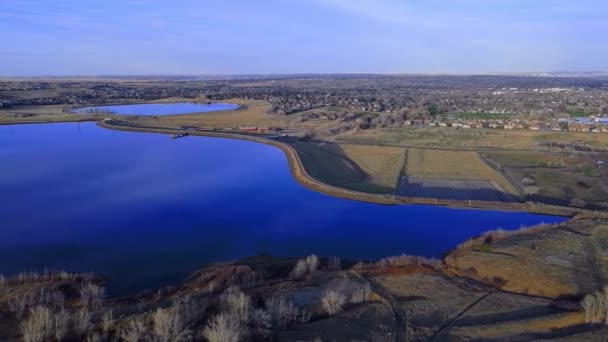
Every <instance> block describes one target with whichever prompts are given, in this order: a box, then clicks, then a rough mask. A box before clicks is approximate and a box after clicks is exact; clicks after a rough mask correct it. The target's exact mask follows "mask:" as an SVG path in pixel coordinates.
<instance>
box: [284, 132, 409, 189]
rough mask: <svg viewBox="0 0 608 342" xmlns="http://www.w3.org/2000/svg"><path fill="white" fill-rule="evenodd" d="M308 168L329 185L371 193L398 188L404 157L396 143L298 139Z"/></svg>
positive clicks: (300, 151)
mask: <svg viewBox="0 0 608 342" xmlns="http://www.w3.org/2000/svg"><path fill="white" fill-rule="evenodd" d="M290 145H291V146H292V147H294V148H295V149H296V151H297V152H298V154H299V156H300V159H301V160H302V163H303V165H304V168H305V169H306V171H307V172H308V173H309V174H310V175H311V176H312V177H313V178H315V179H317V180H320V181H322V182H325V183H327V184H329V185H333V186H337V187H342V188H345V189H349V190H356V191H362V192H370V193H380V194H387V193H388V194H392V193H394V192H395V189H396V186H397V182H398V180H399V175H400V172H401V170H402V168H403V163H404V161H405V150H404V149H402V148H397V147H374V146H364V145H346V144H332V143H325V142H321V143H318V142H305V141H295V142H291V143H290Z"/></svg>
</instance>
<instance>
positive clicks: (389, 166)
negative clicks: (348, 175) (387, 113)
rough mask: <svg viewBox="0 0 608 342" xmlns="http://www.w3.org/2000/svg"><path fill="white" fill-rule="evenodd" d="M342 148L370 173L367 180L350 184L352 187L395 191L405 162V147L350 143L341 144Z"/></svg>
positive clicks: (362, 168)
mask: <svg viewBox="0 0 608 342" xmlns="http://www.w3.org/2000/svg"><path fill="white" fill-rule="evenodd" d="M340 149H341V150H342V153H344V154H345V155H346V157H348V158H349V159H351V160H352V161H354V162H355V163H356V164H357V165H358V166H359V167H360V168H361V170H363V172H365V173H366V174H367V175H368V179H366V181H365V182H363V183H353V184H350V185H349V188H350V189H353V190H360V191H370V190H372V191H371V192H375V191H373V190H378V191H379V192H380V191H381V192H383V193H393V192H394V191H395V188H396V186H397V184H398V182H399V176H400V175H401V170H402V169H403V164H404V163H405V149H403V148H399V147H384V146H365V145H348V144H341V145H340Z"/></svg>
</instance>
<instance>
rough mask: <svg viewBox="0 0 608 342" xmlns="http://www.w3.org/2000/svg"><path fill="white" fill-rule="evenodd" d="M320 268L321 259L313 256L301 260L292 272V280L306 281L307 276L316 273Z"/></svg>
mask: <svg viewBox="0 0 608 342" xmlns="http://www.w3.org/2000/svg"><path fill="white" fill-rule="evenodd" d="M318 268H319V258H318V257H317V256H316V255H314V254H312V255H309V256H307V257H306V258H305V259H300V260H298V262H297V263H296V266H295V267H294V269H293V270H292V271H291V274H290V276H291V278H293V279H298V280H300V279H304V278H305V277H306V276H307V275H309V274H312V273H314V272H315V271H316V270H317V269H318Z"/></svg>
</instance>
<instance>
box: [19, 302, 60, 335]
mask: <svg viewBox="0 0 608 342" xmlns="http://www.w3.org/2000/svg"><path fill="white" fill-rule="evenodd" d="M52 328H53V327H52V322H51V311H50V310H49V309H48V308H45V307H42V306H37V307H35V308H33V309H31V310H30V314H29V316H28V317H27V318H26V319H25V320H24V321H23V322H22V323H21V332H22V333H23V340H24V341H25V342H39V341H44V340H46V339H47V338H49V337H51V336H53V331H52Z"/></svg>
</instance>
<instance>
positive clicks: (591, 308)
mask: <svg viewBox="0 0 608 342" xmlns="http://www.w3.org/2000/svg"><path fill="white" fill-rule="evenodd" d="M581 307H582V308H583V311H584V312H585V322H587V323H600V322H602V321H603V320H605V321H606V324H608V287H607V288H604V290H602V291H597V292H595V293H593V294H588V295H586V296H585V297H584V298H583V300H582V301H581Z"/></svg>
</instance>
